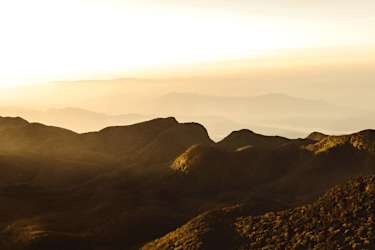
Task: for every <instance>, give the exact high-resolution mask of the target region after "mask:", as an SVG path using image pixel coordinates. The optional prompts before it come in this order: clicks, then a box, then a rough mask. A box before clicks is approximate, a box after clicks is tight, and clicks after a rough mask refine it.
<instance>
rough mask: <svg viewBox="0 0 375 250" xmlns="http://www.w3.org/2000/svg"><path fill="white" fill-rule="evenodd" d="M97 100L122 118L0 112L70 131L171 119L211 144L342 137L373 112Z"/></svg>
mask: <svg viewBox="0 0 375 250" xmlns="http://www.w3.org/2000/svg"><path fill="white" fill-rule="evenodd" d="M87 84H88V83H87ZM88 85H89V84H88ZM98 98H102V99H103V98H104V99H105V100H104V99H103V100H102V99H100V101H99V102H98V103H101V104H102V106H103V107H113V106H115V107H116V108H115V109H114V110H117V111H118V110H123V111H121V112H123V114H121V113H119V114H120V115H110V114H106V113H97V112H92V111H89V110H86V109H82V108H55V109H46V110H44V111H40V110H38V109H24V108H22V109H21V108H17V107H0V113H1V114H3V115H8V116H22V117H24V118H26V119H29V120H33V121H38V122H40V123H44V124H49V125H53V126H59V127H64V128H68V129H70V130H73V131H76V132H89V131H96V130H100V129H102V128H104V127H107V126H111V125H112V124H119V125H129V124H133V123H136V122H141V121H145V120H148V119H151V118H152V117H160V116H162V117H168V116H175V117H176V118H177V119H178V120H180V121H184V122H191V121H195V122H199V123H201V124H203V125H204V126H205V127H206V128H207V129H208V131H209V134H210V136H211V137H212V138H213V139H214V140H215V141H218V140H221V139H222V138H224V137H225V136H226V135H227V134H229V133H230V132H231V131H233V130H240V129H242V128H252V129H253V130H254V131H257V132H258V133H262V134H267V135H276V134H277V135H282V136H286V137H290V138H299V137H302V138H303V137H305V136H306V135H307V134H308V133H309V132H311V131H312V130H319V131H322V132H324V133H327V134H343V133H349V132H350V131H353V130H364V129H366V128H369V127H374V126H375V118H373V117H375V116H374V113H375V112H373V111H371V110H370V111H369V110H362V109H357V108H350V107H346V106H338V105H334V104H331V103H329V102H326V101H321V100H308V99H302V98H295V97H291V96H287V95H284V94H268V95H260V96H249V97H230V96H210V95H198V94H191V93H169V94H167V95H162V96H154V97H148V98H145V97H141V96H139V97H138V99H137V96H133V97H132V98H128V96H126V95H122V94H119V95H117V96H104V97H98ZM106 100H107V101H106ZM95 103H97V102H95ZM81 107H82V106H81Z"/></svg>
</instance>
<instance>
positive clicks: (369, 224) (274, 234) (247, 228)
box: [142, 176, 375, 250]
mask: <svg viewBox="0 0 375 250" xmlns="http://www.w3.org/2000/svg"><path fill="white" fill-rule="evenodd" d="M374 209H375V177H374V176H369V177H361V178H357V179H353V180H350V181H348V182H346V183H345V184H342V185H339V186H336V187H334V188H332V189H331V190H330V191H328V192H327V193H326V194H325V195H324V196H322V197H321V198H320V199H318V200H317V201H315V202H313V203H311V204H308V205H305V206H301V207H298V208H295V209H289V210H284V211H281V212H269V213H266V214H264V215H262V216H254V215H256V212H254V211H253V214H251V213H252V212H251V210H247V209H243V210H241V209H239V208H226V209H222V210H218V211H213V212H209V213H205V214H202V215H200V216H198V217H196V218H194V219H193V220H191V221H190V222H188V223H187V224H185V225H184V226H182V227H180V228H179V229H177V230H176V231H174V232H171V233H169V234H167V235H166V236H164V237H162V238H160V239H158V240H155V241H153V242H151V243H149V244H146V245H145V246H144V247H143V248H142V249H145V250H147V249H160V250H161V249H163V250H164V249H165V250H167V249H176V248H181V249H192V250H195V249H196V250H198V249H217V248H220V246H222V247H224V248H225V249H264V248H267V249H278V248H282V249H284V248H285V249H290V248H292V249H338V248H344V249H373V247H375V214H374V211H375V210H374ZM255 211H256V210H255ZM249 215H250V216H249Z"/></svg>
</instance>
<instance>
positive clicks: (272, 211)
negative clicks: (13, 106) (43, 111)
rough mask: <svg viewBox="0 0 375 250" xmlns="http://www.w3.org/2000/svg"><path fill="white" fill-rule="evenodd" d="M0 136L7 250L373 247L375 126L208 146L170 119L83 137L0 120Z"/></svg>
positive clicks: (1, 234)
mask: <svg viewBox="0 0 375 250" xmlns="http://www.w3.org/2000/svg"><path fill="white" fill-rule="evenodd" d="M0 136H1V138H2V140H1V141H0V182H1V183H0V202H1V204H3V205H2V206H1V208H0V248H1V249H4V250H13V249H20V250H21V249H22V250H29V249H33V250H34V249H37V250H47V249H48V250H50V249H77V250H78V249H79V250H85V249H87V250H97V249H98V250H99V249H108V250H112V249H113V250H117V249H138V248H141V247H144V248H145V249H174V248H181V249H217V248H221V249H257V248H259V249H261V248H262V247H269V248H270V247H271V249H272V248H274V247H275V245H272V244H279V246H285V247H286V248H288V247H289V248H293V247H296V248H298V247H299V248H300V249H306V248H310V246H311V249H312V247H313V246H317V247H318V248H319V247H320V249H325V248H328V249H330V248H331V247H333V246H340V247H347V246H349V247H353V246H354V245H355V246H356V247H357V248H358V247H359V249H371V247H372V246H373V244H374V241H373V238H371V237H372V236H371V235H363V233H362V232H363V231H366V232H368V231H371V230H373V229H372V227H370V225H371V223H372V222H371V223H370V224H366V223H365V221H366V220H368V218H369V216H370V215H369V211H372V210H371V209H373V208H372V200H373V198H374V197H372V194H373V193H372V191H371V190H372V185H373V183H372V182H373V180H374V178H373V177H371V175H373V174H375V167H374V166H375V149H374V145H375V132H374V131H372V130H365V131H361V132H358V133H353V134H349V135H342V136H330V135H325V134H323V133H318V132H315V133H312V134H311V135H309V136H308V137H307V138H304V139H288V138H284V137H279V136H264V135H261V134H257V133H255V132H252V131H250V130H239V131H234V132H232V133H230V134H229V135H228V136H227V137H225V138H224V139H223V140H221V141H219V142H214V141H212V140H211V139H210V137H209V135H208V133H207V130H206V129H205V127H203V126H202V125H200V124H198V123H180V122H178V121H177V120H176V119H175V118H172V117H169V118H158V119H154V120H150V121H146V122H141V123H137V124H134V125H127V126H113V127H107V128H104V129H102V130H99V131H97V132H90V133H81V134H80V133H76V132H73V131H70V130H66V129H63V128H58V127H51V126H46V125H43V124H40V123H30V122H28V121H26V120H24V119H22V118H11V117H1V118H0ZM366 176H370V177H366ZM353 178H354V179H353ZM350 179H351V181H349V182H347V181H348V180H350ZM345 182H347V183H348V184H344V185H343V186H339V187H337V188H334V189H332V190H334V191H330V192H328V193H327V194H326V195H325V196H322V195H323V194H324V193H325V192H327V190H329V189H330V188H332V187H334V186H335V185H338V184H340V183H345ZM361 190H362V191H361ZM318 197H322V198H320V199H318ZM238 204H240V205H238ZM306 204H307V205H306ZM329 204H331V205H332V204H342V207H340V206H337V207H336V208H333V206H331V207H329V206H328V205H329ZM349 204H351V205H349ZM321 207H324V210H322V211H320V208H321ZM352 207H358V210H353V211H357V212H355V213H354V212H353V211H352V210H351V208H352ZM340 209H342V210H340ZM207 211H209V212H207ZM319 211H320V212H319ZM196 216H198V217H196ZM192 218H195V219H193V220H191V219H192ZM329 218H337V220H338V221H339V222H340V223H341V222H342V223H347V220H350V218H352V219H353V221H357V222H358V223H357V224H355V223H354V222H352V225H350V226H349V229H350V230H351V231H348V232H349V233H347V235H345V237H344V238H342V237H341V236H340V237H339V236H337V237H338V238H335V237H336V236H335V235H337V234H338V233H336V234H334V233H332V232H334V231H337V230H338V229H340V230H341V229H342V227H341V226H339V225H338V224H337V225H336V224H335V223H334V224H333V225H332V227H333V229H330V228H327V225H328V223H331V221H330V219H329ZM354 219H355V220H354ZM287 221H290V222H291V225H290V227H291V228H290V229H286V228H285V227H286V225H289V224H288V223H287ZM316 221H321V222H322V223H321V224H319V223H318V222H316ZM185 223H187V224H185ZM301 223H302V224H304V225H306V228H305V227H303V226H301V225H300V224H301ZM353 223H354V224H353ZM249 225H251V226H249ZM276 225H279V226H278V227H276ZM176 228H179V229H177V230H176V231H175V229H176ZM276 229H277V230H276ZM294 229H296V230H297V231H293V230H294ZM272 230H273V231H274V232H271V231H272ZM285 230H287V233H288V236H287V237H286V238H285V237H284V236H285V232H286V231H285ZM288 230H291V231H288ZM309 230H310V231H309ZM311 230H312V231H311ZM345 230H346V229H345ZM345 230H344V232H345ZM169 232H172V233H170V234H168V233H169ZM340 232H342V230H341V231H340ZM163 235H166V236H165V237H163ZM258 236H259V237H258ZM160 237H162V238H160ZM346 237H351V238H350V239H349V238H348V240H346ZM158 238H160V239H159V240H156V241H153V240H155V239H158ZM258 238H259V239H258ZM147 242H151V243H148V244H146V243H147ZM329 242H331V243H332V244H331V243H329ZM271 243H272V244H271ZM330 244H331V245H330ZM334 244H336V245H334ZM304 247H305V248H304Z"/></svg>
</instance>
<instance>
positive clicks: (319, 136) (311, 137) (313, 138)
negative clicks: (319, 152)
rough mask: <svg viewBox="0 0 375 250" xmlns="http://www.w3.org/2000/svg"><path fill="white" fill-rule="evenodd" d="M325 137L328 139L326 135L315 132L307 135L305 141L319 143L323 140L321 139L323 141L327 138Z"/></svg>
mask: <svg viewBox="0 0 375 250" xmlns="http://www.w3.org/2000/svg"><path fill="white" fill-rule="evenodd" d="M327 137H328V135H326V134H323V133H321V132H317V131H315V132H312V133H311V134H309V135H308V136H307V137H306V139H309V140H311V141H321V140H323V139H325V138H327Z"/></svg>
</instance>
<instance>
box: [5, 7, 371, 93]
mask: <svg viewBox="0 0 375 250" xmlns="http://www.w3.org/2000/svg"><path fill="white" fill-rule="evenodd" d="M373 10H375V1H373V0H356V1H354V0H341V1H338V0H330V1H322V0H317V1H306V0H300V1H296V0H281V1H280V0H253V1H248V0H247V1H222V0H216V1H214V0H200V1H194V0H193V1H180V0H152V1H147V0H137V1H135V0H132V1H130V0H122V1H121V0H64V1H60V0H32V1H30V0H2V1H0V32H1V33H0V34H1V35H0V36H1V39H0V85H3V86H4V85H9V84H17V83H32V82H39V81H52V80H65V79H71V80H73V79H77V80H78V79H95V78H113V77H121V76H128V75H135V76H138V75H142V73H143V74H145V72H151V71H156V70H158V69H162V68H163V69H164V70H165V69H167V68H168V67H170V66H172V65H173V67H176V65H177V66H180V65H181V66H182V65H199V64H201V63H210V62H221V61H232V60H243V59H247V58H259V57H262V56H265V55H267V57H270V55H271V56H272V54H273V53H277V51H280V49H300V50H301V49H302V50H304V49H311V48H346V47H350V48H352V47H361V48H362V49H363V48H367V47H368V48H370V47H373V45H374V46H375V30H374V29H375V28H374V27H375V18H374V17H373ZM342 51H345V50H342ZM338 63H339V62H338Z"/></svg>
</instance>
